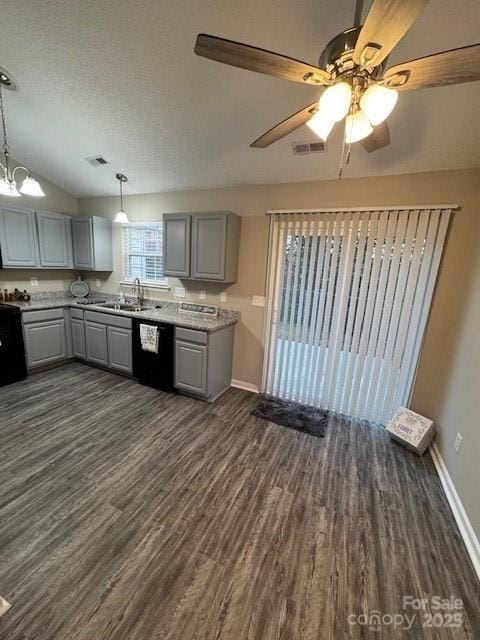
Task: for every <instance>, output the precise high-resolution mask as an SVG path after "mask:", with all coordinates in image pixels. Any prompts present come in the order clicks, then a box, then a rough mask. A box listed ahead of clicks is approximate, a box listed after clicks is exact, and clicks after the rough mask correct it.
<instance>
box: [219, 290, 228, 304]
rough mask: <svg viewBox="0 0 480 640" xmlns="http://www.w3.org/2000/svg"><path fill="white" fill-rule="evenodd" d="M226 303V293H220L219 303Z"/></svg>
mask: <svg viewBox="0 0 480 640" xmlns="http://www.w3.org/2000/svg"><path fill="white" fill-rule="evenodd" d="M226 301H227V292H226V291H222V293H221V294H220V302H226Z"/></svg>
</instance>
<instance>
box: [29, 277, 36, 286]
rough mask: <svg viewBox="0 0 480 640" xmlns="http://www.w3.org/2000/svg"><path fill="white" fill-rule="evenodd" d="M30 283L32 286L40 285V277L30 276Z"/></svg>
mask: <svg viewBox="0 0 480 640" xmlns="http://www.w3.org/2000/svg"><path fill="white" fill-rule="evenodd" d="M30 285H31V286H32V287H38V278H30Z"/></svg>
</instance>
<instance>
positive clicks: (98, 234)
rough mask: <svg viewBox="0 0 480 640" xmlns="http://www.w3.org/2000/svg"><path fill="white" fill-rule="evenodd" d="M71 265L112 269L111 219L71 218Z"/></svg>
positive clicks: (95, 269)
mask: <svg viewBox="0 0 480 640" xmlns="http://www.w3.org/2000/svg"><path fill="white" fill-rule="evenodd" d="M72 237H73V266H74V267H75V268H76V269H84V270H90V271H113V246H112V221H111V220H109V219H108V218H100V217H98V216H89V217H88V218H72Z"/></svg>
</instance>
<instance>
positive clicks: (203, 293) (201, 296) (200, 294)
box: [198, 291, 207, 300]
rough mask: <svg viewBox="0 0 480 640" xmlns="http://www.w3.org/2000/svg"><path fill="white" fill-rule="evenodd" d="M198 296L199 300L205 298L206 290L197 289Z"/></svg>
mask: <svg viewBox="0 0 480 640" xmlns="http://www.w3.org/2000/svg"><path fill="white" fill-rule="evenodd" d="M198 297H199V298H200V300H206V298H207V292H206V291H199V292H198Z"/></svg>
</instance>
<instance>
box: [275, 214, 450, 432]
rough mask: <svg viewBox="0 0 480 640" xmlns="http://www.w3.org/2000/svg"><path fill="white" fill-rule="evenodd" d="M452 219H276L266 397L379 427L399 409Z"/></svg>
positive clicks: (329, 216) (377, 216)
mask: <svg viewBox="0 0 480 640" xmlns="http://www.w3.org/2000/svg"><path fill="white" fill-rule="evenodd" d="M449 215H450V209H448V208H442V207H439V208H435V209H432V208H429V209H395V210H392V209H388V210H353V211H330V212H301V213H300V212H299V213H297V212H288V213H282V214H275V215H273V217H272V227H271V236H270V278H269V310H268V318H269V332H268V336H267V341H266V342H267V344H266V347H267V359H266V368H265V380H266V391H267V393H269V394H272V395H275V396H278V397H281V398H285V399H290V400H294V401H298V402H302V403H305V404H310V405H314V406H322V407H325V408H327V409H330V410H332V411H337V412H339V413H343V414H346V415H350V416H354V417H358V418H363V419H367V420H370V421H374V422H379V423H385V422H387V421H388V420H389V419H390V417H391V416H392V415H393V413H394V412H395V411H396V409H397V408H398V407H399V406H401V405H405V403H406V402H407V401H408V396H409V391H410V387H411V384H412V381H413V376H414V373H415V368H416V363H417V359H418V355H419V351H420V347H421V342H422V337H423V331H424V328H425V324H426V320H427V316H428V310H429V307H430V302H431V297H432V293H433V287H434V284H435V279H436V275H437V271H438V266H439V262H440V257H441V253H442V248H443V243H444V238H445V233H446V229H447V226H448V220H449Z"/></svg>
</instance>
